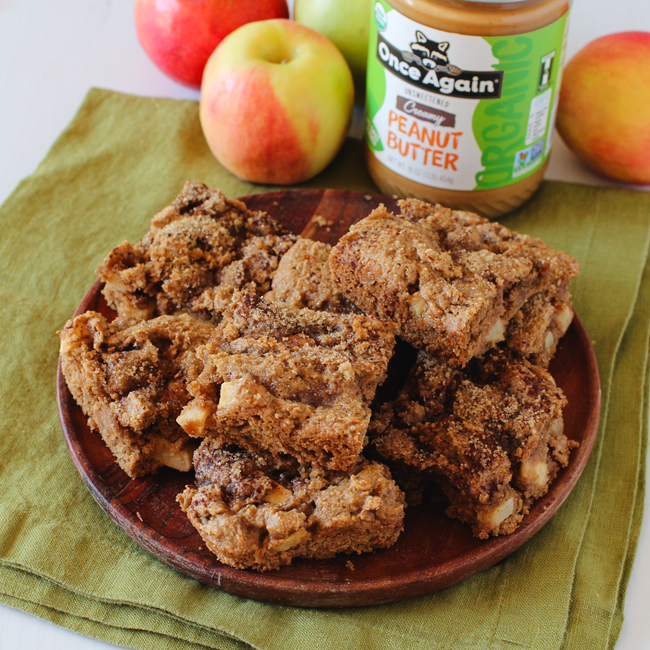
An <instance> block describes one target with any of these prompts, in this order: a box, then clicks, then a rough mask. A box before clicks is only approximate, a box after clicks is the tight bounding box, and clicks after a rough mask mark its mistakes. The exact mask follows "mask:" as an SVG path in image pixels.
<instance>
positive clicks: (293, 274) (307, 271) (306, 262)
mask: <svg viewBox="0 0 650 650" xmlns="http://www.w3.org/2000/svg"><path fill="white" fill-rule="evenodd" d="M331 250H332V247H331V246H330V245H329V244H325V243H323V242H319V241H313V240H311V239H305V238H299V239H298V241H297V242H296V243H295V244H294V245H293V246H292V247H291V248H290V249H289V250H288V251H287V252H286V253H285V254H284V255H283V257H282V259H281V260H280V263H279V264H278V269H277V271H276V272H275V274H274V276H273V280H272V283H271V291H270V292H269V293H268V294H267V295H266V296H265V298H266V299H267V300H277V301H280V302H283V303H285V304H287V305H289V306H291V307H295V308H296V309H302V308H304V307H307V308H309V309H315V310H318V311H320V310H322V311H331V312H334V313H337V314H360V313H362V312H361V310H360V309H359V308H358V307H356V306H355V305H354V304H353V303H352V302H350V301H349V300H348V299H347V298H346V297H345V296H344V295H343V294H342V293H341V292H340V291H339V290H338V289H337V288H336V287H335V286H334V283H333V282H332V277H331V273H330V267H329V256H330V251H331Z"/></svg>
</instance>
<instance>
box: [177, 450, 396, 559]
mask: <svg viewBox="0 0 650 650" xmlns="http://www.w3.org/2000/svg"><path fill="white" fill-rule="evenodd" d="M194 464H195V467H196V482H197V485H196V486H188V487H187V488H186V489H185V491H184V492H183V493H182V494H180V495H179V496H178V501H179V503H180V504H181V507H182V509H183V510H184V511H185V512H186V513H187V516H188V517H189V519H190V521H191V522H192V524H193V525H194V526H195V528H196V529H197V530H198V532H199V534H200V535H201V537H202V538H203V540H204V541H205V543H206V545H207V547H208V548H209V549H210V551H212V552H213V553H214V554H215V555H216V556H217V557H218V558H219V560H221V561H222V562H225V563H226V564H230V565H232V566H234V567H237V568H242V569H244V568H252V569H257V570H261V571H264V570H268V569H277V568H278V567H280V566H282V565H286V564H289V563H290V562H291V561H292V559H293V558H295V557H305V558H320V559H323V558H330V557H333V556H334V555H336V554H337V553H361V552H366V551H371V550H373V549H378V548H387V547H389V546H391V545H392V544H394V543H395V541H396V540H397V538H398V536H399V534H400V533H401V531H402V528H403V519H404V496H403V494H402V492H401V491H400V489H399V488H398V487H397V485H396V484H395V483H394V482H393V480H392V479H391V477H390V473H389V471H388V469H387V468H386V466H385V465H381V464H380V463H372V462H367V461H360V462H359V463H357V464H356V465H355V466H354V467H353V468H351V469H350V472H349V473H344V472H331V471H330V472H328V471H323V470H318V469H314V468H310V467H307V466H305V465H301V464H299V463H298V462H297V461H296V459H295V458H292V457H289V456H274V455H271V454H269V453H266V452H257V453H256V452H250V451H243V450H241V449H238V448H236V447H228V448H222V447H220V446H219V445H217V444H216V443H215V441H214V440H211V439H209V438H206V439H205V440H204V441H203V442H202V443H201V446H200V447H199V448H198V450H197V451H196V453H195V455H194Z"/></svg>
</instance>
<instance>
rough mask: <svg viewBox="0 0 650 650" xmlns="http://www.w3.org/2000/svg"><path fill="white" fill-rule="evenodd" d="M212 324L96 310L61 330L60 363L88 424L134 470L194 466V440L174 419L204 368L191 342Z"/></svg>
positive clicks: (122, 464)
mask: <svg viewBox="0 0 650 650" xmlns="http://www.w3.org/2000/svg"><path fill="white" fill-rule="evenodd" d="M214 329H215V327H214V325H211V324H210V323H206V322H202V321H198V320H196V319H194V318H191V317H190V316H188V315H179V316H160V317H158V318H154V319H152V320H149V321H144V322H136V321H128V320H124V319H119V318H118V319H117V320H114V321H113V322H111V323H108V322H107V321H106V319H105V318H104V316H102V315H101V314H99V313H97V312H92V311H89V312H85V313H84V314H80V315H79V316H77V317H75V318H73V319H71V320H70V321H68V322H67V323H66V325H65V327H64V328H63V330H62V331H61V332H59V335H60V338H61V348H60V354H61V370H62V372H63V375H64V377H65V379H66V382H67V384H68V388H69V389H70V392H71V393H72V396H73V397H74V399H75V400H76V402H77V404H79V406H80V407H81V409H82V410H83V412H84V414H85V415H86V416H88V423H89V425H90V427H91V428H93V429H96V430H97V431H99V433H100V434H101V436H102V438H103V440H104V442H105V443H106V445H107V446H108V448H109V449H110V450H111V452H112V453H113V455H114V456H115V458H116V460H117V462H118V464H119V466H120V467H121V468H122V469H123V470H124V471H125V472H126V473H127V474H128V475H129V476H131V477H132V478H134V477H137V476H143V475H145V474H149V473H152V472H155V471H156V470H157V469H159V468H160V467H162V466H163V465H167V466H169V467H173V468H175V469H178V470H181V471H189V470H190V469H191V461H192V452H193V451H194V448H195V446H196V445H195V444H194V442H193V441H192V440H191V439H190V438H189V437H188V436H187V434H185V432H184V431H183V430H182V429H181V427H180V426H179V425H178V424H177V423H176V418H177V417H178V415H179V414H180V412H181V410H182V408H183V407H184V406H185V405H186V404H187V402H188V401H189V399H190V395H189V393H188V392H187V388H186V384H187V382H189V381H191V380H194V379H196V377H197V376H198V375H199V373H200V372H201V369H202V365H201V363H200V361H199V360H198V359H197V358H196V356H195V355H194V349H195V348H196V347H197V346H198V345H200V344H202V343H205V342H206V341H207V340H208V338H209V337H210V335H211V334H213V333H214Z"/></svg>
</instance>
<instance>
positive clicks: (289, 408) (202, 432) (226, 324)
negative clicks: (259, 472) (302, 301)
mask: <svg viewBox="0 0 650 650" xmlns="http://www.w3.org/2000/svg"><path fill="white" fill-rule="evenodd" d="M394 332H395V327H394V326H393V325H392V324H391V323H385V322H382V321H380V320H378V319H376V318H372V317H367V316H361V315H356V314H355V315H352V314H330V313H327V312H316V311H312V310H310V309H302V310H295V309H292V308H289V307H285V306H283V305H281V304H279V303H269V302H267V301H266V300H264V299H263V298H260V297H259V296H257V295H255V294H251V293H246V292H241V293H237V294H235V296H234V298H233V301H232V303H231V304H230V306H229V307H228V308H227V310H226V311H225V312H224V316H223V320H222V322H221V323H220V325H219V326H218V328H217V332H216V334H215V336H214V337H213V338H212V339H211V340H210V342H209V343H207V344H206V345H204V346H202V347H201V348H199V350H197V354H198V356H199V357H200V358H201V360H202V362H203V363H204V369H203V372H202V373H201V375H200V376H199V377H198V379H197V381H195V382H193V383H192V384H191V385H190V386H189V391H190V393H191V394H192V396H193V397H194V399H193V400H192V401H191V402H190V403H189V404H188V405H187V406H186V408H185V409H184V410H183V413H182V414H181V416H180V417H179V420H178V421H179V423H180V424H181V426H182V427H183V428H184V429H185V431H187V432H188V433H189V434H190V435H192V436H210V437H214V438H216V439H217V440H218V441H219V443H220V444H222V445H226V444H237V445H239V446H242V447H244V448H246V449H249V450H253V451H257V450H268V451H271V452H272V453H276V454H289V455H293V456H295V457H296V458H298V459H299V460H300V462H302V463H304V464H313V465H316V466H321V467H326V468H328V469H337V470H344V469H347V468H348V467H350V466H352V465H353V464H354V463H356V462H358V459H359V454H360V453H361V451H362V449H363V445H364V442H365V436H366V431H367V428H368V422H369V420H370V408H369V405H370V403H371V401H372V399H373V397H374V394H375V391H376V388H377V385H378V384H379V383H380V382H382V381H383V380H384V378H385V376H386V368H387V366H388V361H389V359H390V357H391V354H392V350H393V345H394V338H395V337H394Z"/></svg>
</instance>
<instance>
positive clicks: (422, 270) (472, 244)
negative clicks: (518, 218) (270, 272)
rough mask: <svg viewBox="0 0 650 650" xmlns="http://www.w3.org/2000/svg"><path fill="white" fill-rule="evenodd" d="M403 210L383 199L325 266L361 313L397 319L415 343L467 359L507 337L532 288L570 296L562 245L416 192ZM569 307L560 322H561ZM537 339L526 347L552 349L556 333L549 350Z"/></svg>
mask: <svg viewBox="0 0 650 650" xmlns="http://www.w3.org/2000/svg"><path fill="white" fill-rule="evenodd" d="M400 209H401V214H399V215H395V214H392V213H390V212H388V211H387V210H386V208H385V207H384V206H380V207H379V208H377V209H376V210H374V211H373V212H372V213H371V214H370V215H369V216H368V217H366V218H365V219H362V220H361V221H359V222H358V223H356V224H354V225H353V226H352V227H351V228H350V231H349V232H348V233H347V234H346V235H345V236H343V237H342V238H341V240H340V241H339V242H338V244H337V245H336V246H335V247H334V248H333V250H332V252H331V255H330V268H331V273H332V278H333V280H334V282H335V284H336V285H337V287H338V288H339V289H340V290H341V292H342V293H344V294H345V295H346V296H347V297H348V298H349V299H350V300H352V301H353V302H354V304H356V305H357V306H358V307H359V308H361V309H362V310H363V311H364V312H366V313H369V314H374V315H376V316H378V317H379V318H382V319H386V320H393V321H395V322H396V323H397V324H398V325H399V334H400V336H401V337H402V338H404V339H405V340H406V341H408V342H409V343H411V344H412V345H414V346H415V347H417V348H418V349H422V350H425V351H427V352H428V353H430V354H434V355H438V356H443V357H445V358H446V359H448V360H449V362H450V363H453V364H458V365H461V366H463V365H465V364H466V363H467V362H468V361H469V360H470V359H471V358H472V357H475V356H480V355H481V354H483V353H484V352H485V351H486V350H488V349H490V348H492V347H494V346H495V345H496V344H497V343H498V342H500V341H502V340H504V339H505V338H506V331H507V328H508V324H509V322H510V320H511V319H512V318H513V316H514V315H515V314H516V313H517V312H518V311H519V310H520V309H521V307H522V306H523V305H524V304H525V303H526V302H527V301H528V300H529V298H531V297H532V296H533V295H535V294H539V296H540V297H541V298H542V299H543V300H545V301H549V300H550V299H551V297H552V296H555V295H565V296H568V291H567V286H568V283H569V281H570V280H571V278H573V277H574V276H575V275H576V274H577V271H578V266H577V262H576V261H575V260H574V259H573V258H572V257H570V256H569V255H567V254H566V253H562V252H559V251H555V250H554V249H552V248H550V247H548V246H546V245H545V244H544V243H543V242H541V241H540V240H535V239H532V238H530V237H527V236H524V235H518V234H516V233H513V232H511V231H509V230H508V229H507V228H505V227H503V226H501V225H499V224H496V223H492V222H489V221H488V220H487V219H484V218H482V217H480V216H478V215H475V214H471V213H468V212H461V211H453V210H448V209H446V208H442V207H441V206H437V205H436V206H433V205H430V204H428V203H424V202H423V201H416V200H413V199H411V200H406V201H401V202H400ZM565 304H566V303H565ZM568 304H569V306H570V302H569V303H568ZM572 314H573V312H572V311H570V314H568V315H566V314H565V316H567V317H565V318H564V320H562V319H559V318H556V321H558V323H559V322H560V320H562V325H564V324H565V321H567V320H568V322H570V319H571V318H570V317H571V316H572ZM550 318H551V319H552V317H550ZM548 325H549V327H550V326H551V325H550V320H549V322H548ZM566 326H567V327H568V323H566ZM559 329H560V328H559V327H555V329H554V331H555V332H556V333H557V334H558V338H559V333H560V332H559ZM562 333H563V332H562ZM542 338H543V339H544V340H543V341H542V343H541V346H542V347H541V348H539V349H538V348H535V350H534V351H533V352H530V351H527V352H526V353H527V354H531V356H534V355H535V354H537V355H540V358H541V355H543V354H544V353H546V354H545V357H544V358H546V357H550V356H552V352H554V350H555V346H556V345H557V340H556V336H555V335H554V336H553V342H552V345H551V346H550V349H551V352H549V351H548V350H549V348H547V349H544V348H543V346H544V345H545V344H546V343H548V342H549V339H548V337H545V336H544V337H542ZM512 340H513V341H516V340H517V337H516V336H513V337H512ZM529 348H530V346H529ZM520 351H521V352H524V350H520Z"/></svg>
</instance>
